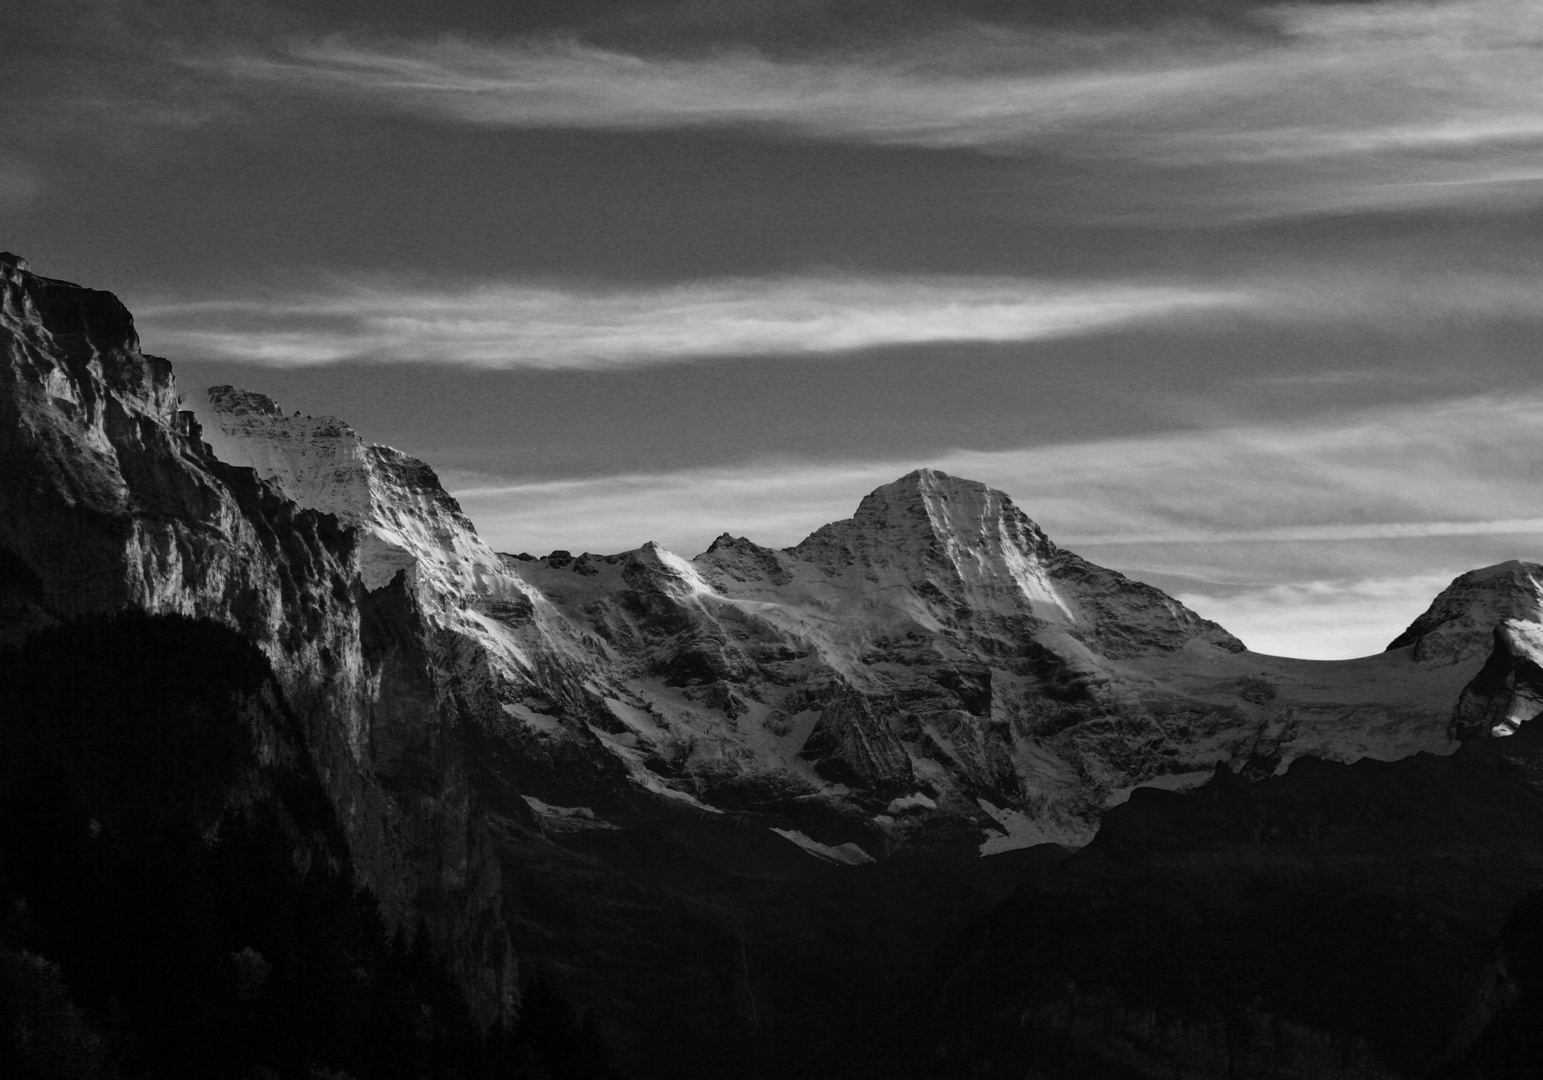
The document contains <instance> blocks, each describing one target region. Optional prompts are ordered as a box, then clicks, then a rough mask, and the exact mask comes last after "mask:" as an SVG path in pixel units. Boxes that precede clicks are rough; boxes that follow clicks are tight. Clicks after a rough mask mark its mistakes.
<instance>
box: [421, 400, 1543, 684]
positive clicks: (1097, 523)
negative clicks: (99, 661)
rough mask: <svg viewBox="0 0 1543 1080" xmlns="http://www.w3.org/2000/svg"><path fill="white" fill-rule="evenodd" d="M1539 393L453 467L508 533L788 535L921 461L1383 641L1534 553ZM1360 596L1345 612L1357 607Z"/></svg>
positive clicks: (1188, 585) (1274, 643)
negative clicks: (821, 454)
mask: <svg viewBox="0 0 1543 1080" xmlns="http://www.w3.org/2000/svg"><path fill="white" fill-rule="evenodd" d="M1540 461H1543V398H1535V397H1534V398H1508V399H1502V398H1497V397H1487V396H1485V397H1473V398H1466V399H1458V400H1451V401H1444V402H1437V403H1432V404H1426V405H1420V406H1409V407H1402V408H1393V409H1378V410H1368V411H1364V412H1361V413H1356V414H1352V415H1349V416H1340V417H1324V418H1320V419H1318V420H1315V421H1311V422H1303V423H1294V424H1288V423H1281V424H1276V425H1265V426H1259V427H1247V428H1243V427H1232V428H1217V429H1213V430H1204V431H1186V432H1176V433H1171V434H1167V435H1161V436H1152V437H1145V438H1131V439H1105V440H1098V441H1089V442H1079V443H1062V444H1055V445H1048V446H1036V447H1024V448H1022V449H1016V450H1008V451H990V452H985V451H970V450H956V451H953V452H951V453H948V454H944V455H939V456H934V457H932V458H930V459H926V460H923V459H910V458H891V459H885V460H862V461H853V460H847V461H837V462H830V461H809V460H794V459H777V460H763V461H754V462H748V463H743V464H738V465H733V466H717V467H701V468H693V469H684V470H678V471H671V472H660V473H621V474H615V475H607V476H593V477H585V478H569V479H550V478H532V479H528V480H512V481H511V480H500V479H498V478H496V477H490V476H479V475H476V474H472V473H460V474H457V473H448V474H447V475H446V481H447V483H449V484H450V486H451V487H452V490H453V491H454V493H455V494H456V496H457V498H459V499H460V500H461V501H462V504H463V505H464V506H465V508H466V510H467V512H468V513H469V514H470V515H471V516H472V518H473V520H474V521H476V522H477V524H478V528H479V529H480V530H481V531H482V532H483V534H484V535H485V536H487V537H488V538H489V539H490V540H491V541H492V542H493V543H494V545H495V546H497V547H499V548H500V549H501V550H509V551H518V550H528V551H534V552H544V551H547V550H552V549H555V548H566V549H569V550H572V551H581V550H592V551H618V550H625V549H629V548H633V547H636V546H638V545H639V544H641V543H642V542H643V541H644V540H647V539H654V540H658V541H659V542H660V543H663V544H664V545H665V546H666V547H670V548H673V549H675V550H677V551H680V552H682V553H685V554H694V553H696V552H697V551H700V550H702V549H703V548H705V547H706V546H707V545H708V543H709V542H710V541H711V539H712V537H713V536H714V535H716V534H717V533H718V532H721V531H724V530H727V531H729V532H731V533H734V534H736V535H746V536H749V537H750V538H751V539H752V540H755V541H757V542H758V543H762V544H765V545H767V546H771V547H782V546H787V545H791V544H794V543H796V542H798V541H799V540H801V539H802V538H803V537H804V536H805V535H807V534H808V533H809V532H812V531H813V530H814V529H815V528H817V527H819V526H820V525H822V524H824V523H826V522H828V521H834V520H838V519H840V518H844V517H848V516H850V515H851V513H852V511H853V509H854V508H855V507H856V505H857V503H858V501H859V500H860V499H861V498H862V496H863V495H865V494H866V493H867V492H868V491H870V490H872V489H873V488H875V487H878V486H879V485H881V484H885V483H888V482H890V481H892V480H894V479H895V478H896V477H898V476H900V475H903V474H904V473H906V472H908V471H910V470H911V469H913V468H916V467H918V466H924V465H925V466H931V467H935V468H941V469H944V470H945V471H947V472H950V473H953V474H955V475H958V476H963V477H967V478H970V479H975V480H980V481H982V482H984V483H987V484H990V485H991V486H993V487H996V488H999V489H1001V490H1004V491H1006V492H1007V493H1008V494H1009V495H1011V496H1012V497H1013V499H1014V500H1015V501H1016V502H1017V503H1018V504H1019V505H1020V506H1021V507H1022V508H1023V509H1024V510H1025V512H1027V513H1028V514H1029V515H1030V516H1031V517H1033V518H1034V519H1035V520H1037V521H1038V522H1040V524H1041V525H1043V526H1044V527H1045V529H1046V530H1047V532H1049V534H1050V536H1051V538H1052V539H1054V540H1056V541H1057V542H1058V543H1061V544H1063V545H1065V546H1067V547H1069V548H1071V549H1072V550H1074V551H1077V552H1078V553H1080V554H1082V555H1085V556H1087V557H1089V558H1092V559H1094V560H1095V561H1098V562H1101V563H1103V564H1104V565H1108V566H1112V567H1114V568H1116V569H1119V570H1122V571H1124V572H1126V573H1129V574H1133V575H1135V576H1138V577H1141V578H1143V579H1146V580H1149V581H1152V582H1154V583H1155V584H1158V585H1160V586H1162V587H1164V588H1167V589H1169V590H1171V591H1175V592H1178V593H1180V594H1182V596H1183V598H1184V599H1185V602H1186V603H1189V604H1190V605H1191V606H1193V607H1195V608H1196V609H1197V610H1199V611H1200V612H1201V613H1202V614H1204V615H1207V616H1208V617H1211V618H1215V619H1217V620H1218V621H1221V622H1222V623H1223V625H1226V626H1227V627H1228V628H1229V629H1231V630H1232V631H1233V632H1234V633H1237V634H1238V635H1239V636H1241V637H1242V638H1243V639H1244V640H1245V641H1246V642H1248V643H1249V644H1250V645H1251V646H1253V647H1255V648H1257V649H1260V650H1261V651H1270V652H1277V653H1281V654H1284V655H1296V656H1318V657H1326V656H1333V655H1339V656H1348V655H1359V654H1363V653H1369V652H1373V651H1376V650H1378V649H1380V648H1381V647H1382V646H1383V645H1385V644H1386V643H1387V641H1389V640H1391V639H1392V637H1393V636H1395V635H1396V634H1397V633H1398V632H1399V631H1400V630H1401V629H1402V628H1403V626H1404V625H1405V624H1407V622H1408V621H1409V620H1410V619H1411V618H1413V616H1414V615H1415V614H1418V612H1419V611H1420V610H1422V609H1423V607H1424V606H1425V605H1426V604H1428V603H1429V601H1430V599H1431V597H1432V596H1433V595H1434V592H1435V591H1436V590H1437V589H1438V588H1439V587H1440V586H1441V585H1444V584H1445V583H1446V582H1447V581H1449V580H1450V579H1451V578H1452V577H1455V576H1456V575H1457V574H1459V573H1461V572H1463V571H1465V570H1468V569H1472V568H1474V567H1477V566H1482V565H1487V564H1490V563H1494V562H1499V561H1502V560H1504V559H1509V558H1538V557H1543V495H1540V494H1539V492H1540V490H1543V483H1540V482H1543V467H1540V466H1539V464H1538V463H1539V462H1540ZM1358 612H1359V614H1358Z"/></svg>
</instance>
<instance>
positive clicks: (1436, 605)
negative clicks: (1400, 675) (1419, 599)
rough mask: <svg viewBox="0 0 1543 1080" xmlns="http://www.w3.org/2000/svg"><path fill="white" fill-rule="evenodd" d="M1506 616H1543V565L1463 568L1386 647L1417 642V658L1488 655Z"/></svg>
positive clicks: (1514, 563) (1517, 562) (1431, 659)
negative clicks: (1463, 571) (1460, 573)
mask: <svg viewBox="0 0 1543 1080" xmlns="http://www.w3.org/2000/svg"><path fill="white" fill-rule="evenodd" d="M1508 619H1519V620H1523V621H1527V622H1538V621H1543V565H1540V564H1538V563H1534V562H1523V561H1521V560H1519V559H1512V560H1510V561H1508V562H1503V563H1496V564H1495V565H1494V566H1486V567H1482V568H1480V569H1478V570H1470V571H1469V572H1468V573H1466V574H1462V575H1461V576H1459V577H1457V578H1456V579H1454V580H1453V582H1452V584H1450V585H1448V586H1447V587H1446V588H1445V589H1443V590H1442V591H1441V593H1440V594H1439V595H1438V596H1437V597H1436V599H1435V600H1433V601H1431V605H1430V607H1429V608H1427V609H1426V610H1425V612H1424V614H1422V615H1421V616H1420V617H1419V618H1417V619H1415V621H1414V622H1412V623H1410V624H1409V628H1408V629H1407V630H1405V631H1404V632H1403V633H1402V634H1400V635H1399V636H1398V637H1396V638H1394V639H1393V641H1392V642H1391V643H1389V645H1388V649H1389V650H1392V649H1399V648H1404V647H1406V646H1413V649H1412V655H1413V657H1414V659H1416V660H1418V661H1421V662H1425V663H1438V664H1455V663H1459V662H1461V661H1465V660H1471V659H1474V658H1476V657H1482V656H1484V655H1486V654H1487V653H1488V652H1489V651H1490V650H1491V648H1492V647H1493V645H1494V641H1493V631H1494V628H1495V627H1496V626H1497V625H1499V624H1500V623H1503V622H1505V621H1506V620H1508Z"/></svg>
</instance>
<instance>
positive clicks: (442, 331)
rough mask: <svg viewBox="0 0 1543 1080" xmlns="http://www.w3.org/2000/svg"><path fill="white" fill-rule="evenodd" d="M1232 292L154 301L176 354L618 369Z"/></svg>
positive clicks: (1140, 314) (905, 288)
mask: <svg viewBox="0 0 1543 1080" xmlns="http://www.w3.org/2000/svg"><path fill="white" fill-rule="evenodd" d="M1249 304H1250V300H1249V298H1248V297H1247V296H1246V295H1244V294H1242V293H1240V292H1238V291H1236V290H1230V289H1226V288H1222V287H1216V288H1205V287H1192V286H1187V285H1182V284H1161V283H1158V284H1143V283H1134V282H1133V283H1119V282H1115V283H1070V282H1060V283H1058V282H1039V281H1027V280H1013V279H1002V278H982V277H881V278H850V277H805V278H781V279H737V280H727V281H714V282H706V283H699V284H686V285H677V286H672V287H667V288H656V289H644V290H608V291H579V290H569V289H556V288H543V287H536V286H526V285H517V284H484V285H478V286H471V287H469V288H467V289H465V290H464V291H457V292H449V291H439V290H422V289H417V288H413V287H411V286H409V285H401V284H390V283H387V284H376V285H366V284H350V285H341V286H335V287H332V288H330V289H329V288H326V287H322V288H319V289H317V290H316V291H314V292H307V293H304V294H297V295H290V296H285V297H279V298H274V299H270V300H266V301H263V300H258V301H248V300H241V301H234V300H233V301H193V302H183V303H162V304H151V305H141V306H140V308H139V315H140V321H141V324H142V334H143V336H145V338H146V339H147V340H148V341H150V342H151V343H152V345H153V347H154V348H156V349H159V350H161V351H165V352H170V353H172V354H174V355H178V354H180V355H184V356H189V357H204V358H218V359H225V360H236V361H244V362H249V363H257V364H269V365H275V366H304V365H314V364H328V363H337V362H340V361H345V360H361V359H364V360H376V361H396V362H404V361H410V362H426V363H454V364H462V365H467V366H473V367H485V368H518V367H528V368H605V367H615V366H620V365H627V364H637V363H659V362H667V361H672V360H681V359H696V358H702V357H713V356H757V355H768V354H784V355H797V354H801V353H829V352H841V351H847V350H853V349H864V348H873V347H877V346H885V345H909V344H922V343H927V342H939V341H980V342H1005V341H1034V340H1042V339H1048V338H1057V337H1065V336H1068V335H1075V334H1082V333H1089V332H1092V331H1095V330H1099V329H1103V328H1107V327H1112V326H1120V325H1126V324H1130V323H1134V322H1153V321H1158V320H1163V319H1168V318H1178V317H1183V316H1186V315H1192V314H1196V313H1200V312H1204V311H1209V310H1217V309H1237V308H1239V307H1247V306H1248V305H1249Z"/></svg>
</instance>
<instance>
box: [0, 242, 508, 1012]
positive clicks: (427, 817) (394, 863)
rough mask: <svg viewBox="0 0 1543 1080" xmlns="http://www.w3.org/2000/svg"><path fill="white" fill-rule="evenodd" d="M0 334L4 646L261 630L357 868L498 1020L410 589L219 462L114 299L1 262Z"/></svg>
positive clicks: (500, 960) (352, 539) (483, 922)
mask: <svg viewBox="0 0 1543 1080" xmlns="http://www.w3.org/2000/svg"><path fill="white" fill-rule="evenodd" d="M0 350H3V352H0V641H4V642H8V643H12V644H14V643H16V642H18V641H20V640H22V639H24V638H25V637H26V636H27V635H28V634H29V633H31V632H33V631H35V630H37V629H38V628H41V627H45V626H48V625H53V624H57V623H59V622H60V621H62V620H68V619H81V618H90V617H108V616H111V615H114V614H116V613H118V612H121V611H125V610H138V611H142V612H146V613H149V614H152V615H179V616H184V617H188V618H193V619H207V620H210V621H212V622H213V623H216V624H219V625H221V626H225V627H228V628H230V629H232V630H234V631H236V632H238V633H239V634H241V635H242V636H243V637H245V638H246V639H248V640H250V641H252V642H253V643H255V644H256V645H257V646H258V647H259V648H260V649H261V650H262V652H263V654H264V655H265V656H266V657H267V660H268V662H269V663H270V664H271V665H272V667H273V669H274V672H275V674H276V677H277V679H278V682H279V685H280V687H281V688H282V691H283V693H284V695H285V698H286V700H287V704H288V706H289V707H290V708H291V709H293V710H294V712H295V714H296V715H298V716H299V717H300V718H301V722H302V723H303V724H304V726H305V729H306V737H307V741H308V744H309V746H310V748H311V751H312V753H313V754H314V758H315V761H316V763H317V768H318V769H319V771H320V773H321V776H322V779H323V782H324V784H325V786H326V789H327V791H328V793H329V795H330V797H331V798H332V799H333V801H334V803H335V806H336V809H337V814H338V817H339V819H340V820H341V822H342V824H343V828H344V830H345V834H346V836H347V840H348V843H349V845H350V848H351V850H352V852H353V856H354V860H355V865H356V866H357V868H358V871H359V873H360V875H361V877H362V878H363V880H364V881H365V882H366V883H367V884H369V885H370V886H371V887H372V888H373V889H374V891H375V892H376V893H377V894H378V895H379V897H380V898H381V901H382V904H383V907H384V908H385V910H386V912H387V915H388V917H389V918H391V919H392V920H393V921H394V922H396V923H399V924H404V925H406V926H408V927H409V928H410V927H411V926H412V925H413V924H414V923H415V922H416V921H417V920H418V919H419V918H422V919H423V920H424V922H425V923H426V925H428V926H429V928H430V930H431V932H432V933H433V935H434V936H435V938H436V940H437V943H438V947H439V948H440V949H442V950H443V952H444V954H445V955H446V956H447V957H450V958H454V963H455V964H456V965H457V966H458V974H459V976H460V978H461V980H462V984H463V989H464V990H465V992H466V993H467V995H468V997H469V998H470V1000H471V1001H472V1003H473V1005H474V1007H475V1009H476V1012H477V1015H478V1016H479V1018H480V1019H482V1020H483V1021H484V1022H490V1021H493V1020H496V1019H498V1018H500V1017H507V1016H508V1015H509V1014H510V1010H511V1008H512V1003H513V996H514V981H513V980H514V966H513V958H512V954H511V952H510V949H509V944H508V938H507V933H506V931H505V929H504V926H503V923H502V919H501V916H500V913H499V909H498V890H499V885H498V864H497V862H496V860H494V859H493V858H492V857H491V854H490V851H489V849H488V846H487V841H486V837H485V835H484V832H483V825H482V822H481V819H480V812H479V811H478V809H477V804H476V801H475V799H474V797H473V794H472V792H471V790H470V787H469V784H468V782H467V778H466V777H467V774H466V768H465V761H464V751H463V747H462V744H461V742H460V740H459V738H458V737H457V735H456V734H455V731H454V727H455V720H456V718H455V717H454V716H453V715H450V714H448V713H447V712H446V710H445V709H444V708H443V706H442V703H441V701H440V698H439V694H438V688H437V685H436V676H435V672H434V670H433V668H432V666H431V665H430V664H428V663H427V662H426V658H425V657H424V656H423V655H422V653H423V649H424V647H425V642H426V641H427V640H428V635H427V633H426V629H425V626H424V622H425V619H424V613H423V610H422V608H421V607H420V604H419V602H418V600H417V598H416V597H414V596H413V595H412V594H411V593H410V591H408V590H406V589H405V588H404V587H403V585H402V584H401V583H398V582H393V583H391V584H389V585H387V586H385V587H382V588H380V589H377V590H375V591H374V592H369V591H368V590H367V588H366V587H365V585H364V583H363V581H362V580H361V554H360V545H359V542H358V540H359V538H358V534H357V531H356V530H354V529H351V528H348V527H347V526H346V525H345V524H342V523H340V522H339V520H338V518H337V517H336V516H334V515H333V514H330V513H321V512H318V511H316V510H308V509H304V508H302V507H300V506H297V505H296V504H295V503H294V502H292V501H291V500H290V499H288V498H287V497H285V495H284V494H283V493H282V492H281V491H280V490H277V489H275V487H273V486H272V485H270V484H268V483H266V482H264V481H263V480H261V479H259V478H258V477H256V476H254V474H253V473H252V471H250V470H249V469H246V468H239V467H233V466H231V465H229V464H226V463H224V462H221V461H220V460H219V459H218V458H217V457H215V456H214V455H213V454H212V453H211V452H210V451H209V450H208V448H207V446H206V445H205V444H204V443H203V442H202V440H201V439H200V437H199V435H200V432H199V430H198V427H197V425H196V423H194V422H193V421H192V420H191V418H190V416H189V415H188V414H186V413H184V412H181V411H180V410H179V408H178V404H177V395H176V391H175V387H174V384H173V381H172V376H171V367H170V365H169V364H168V363H167V362H166V361H165V360H161V359H159V358H156V357H150V356H145V355H144V354H142V353H141V352H140V350H139V342H138V338H137V335H136V334H135V332H134V328H133V320H132V318H131V317H130V315H129V313H128V312H127V311H126V310H125V309H124V308H123V306H122V305H121V304H120V303H119V302H118V301H117V299H116V298H115V297H113V296H112V295H111V294H110V293H105V292H98V291H95V290H91V289H84V288H81V287H80V286H77V285H73V284H70V283H68V282H62V281H55V280H53V279H50V278H44V277H40V276H37V275H34V274H32V273H31V272H30V271H29V270H28V268H27V265H26V263H25V262H24V261H23V260H21V259H18V258H17V257H15V256H13V255H3V256H0ZM409 751H410V752H409Z"/></svg>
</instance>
